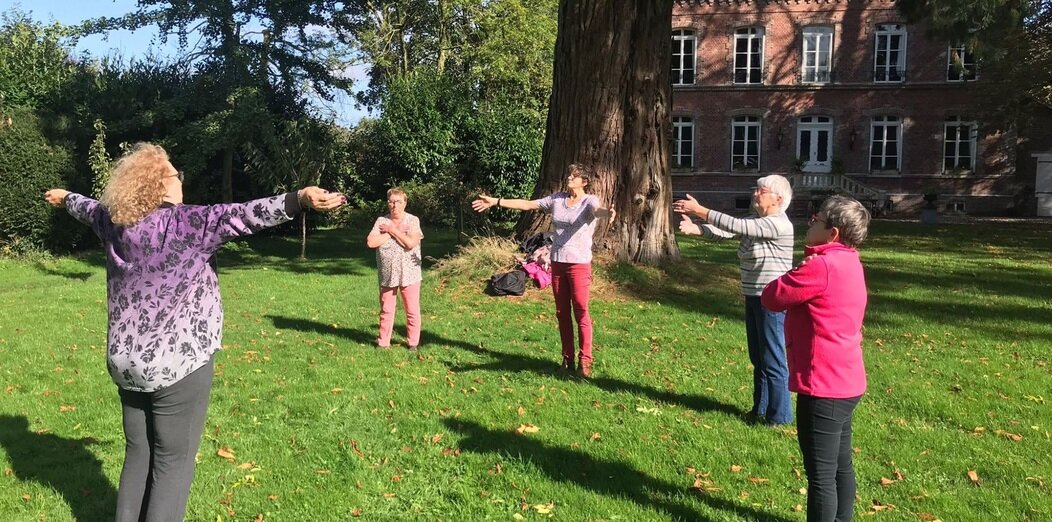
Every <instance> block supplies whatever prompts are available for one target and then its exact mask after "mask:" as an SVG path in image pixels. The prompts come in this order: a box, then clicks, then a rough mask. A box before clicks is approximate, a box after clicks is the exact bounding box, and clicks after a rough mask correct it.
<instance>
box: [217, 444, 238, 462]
mask: <svg viewBox="0 0 1052 522" xmlns="http://www.w3.org/2000/svg"><path fill="white" fill-rule="evenodd" d="M216 455H219V458H222V459H226V460H227V462H231V463H233V462H234V459H235V458H236V457H234V451H233V450H231V449H230V448H228V447H226V446H221V447H220V448H219V449H218V450H216Z"/></svg>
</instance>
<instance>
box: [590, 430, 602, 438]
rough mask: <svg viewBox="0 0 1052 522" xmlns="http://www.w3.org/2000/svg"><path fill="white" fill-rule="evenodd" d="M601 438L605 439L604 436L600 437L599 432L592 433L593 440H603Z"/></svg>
mask: <svg viewBox="0 0 1052 522" xmlns="http://www.w3.org/2000/svg"><path fill="white" fill-rule="evenodd" d="M601 438H603V436H602V435H600V434H599V432H598V431H596V432H592V436H591V439H592V440H599V439H601Z"/></svg>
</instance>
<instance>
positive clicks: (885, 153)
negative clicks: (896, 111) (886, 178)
mask: <svg viewBox="0 0 1052 522" xmlns="http://www.w3.org/2000/svg"><path fill="white" fill-rule="evenodd" d="M869 135H870V141H869V170H899V165H900V164H901V160H902V119H901V118H899V117H898V116H875V117H874V118H873V122H872V123H871V124H870V129H869Z"/></svg>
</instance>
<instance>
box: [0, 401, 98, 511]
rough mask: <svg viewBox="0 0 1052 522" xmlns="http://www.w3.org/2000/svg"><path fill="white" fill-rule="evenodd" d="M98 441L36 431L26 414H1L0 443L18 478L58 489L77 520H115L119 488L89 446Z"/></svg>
mask: <svg viewBox="0 0 1052 522" xmlns="http://www.w3.org/2000/svg"><path fill="white" fill-rule="evenodd" d="M94 444H97V442H96V441H94V440H92V439H90V438H84V439H67V438H63V437H59V436H57V435H51V434H49V433H33V432H31V431H29V420H28V419H26V418H25V417H23V416H14V415H0V446H2V447H3V448H4V451H6V452H7V458H8V460H10V462H11V470H12V472H13V473H14V475H15V477H17V478H18V480H21V481H33V482H37V483H39V484H40V485H42V486H44V487H48V488H51V489H53V490H55V491H57V492H58V493H59V494H60V495H62V497H63V498H64V499H65V501H66V503H67V504H69V508H70V511H71V512H72V514H73V518H74V519H76V520H113V517H114V515H115V512H116V507H117V490H116V489H114V487H113V486H112V485H111V484H110V481H109V479H107V478H106V475H105V474H104V473H103V472H102V462H101V461H99V459H97V458H95V455H94V454H93V453H92V452H91V450H89V449H88V447H89V446H92V445H94Z"/></svg>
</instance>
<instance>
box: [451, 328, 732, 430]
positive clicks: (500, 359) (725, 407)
mask: <svg viewBox="0 0 1052 522" xmlns="http://www.w3.org/2000/svg"><path fill="white" fill-rule="evenodd" d="M457 346H459V347H461V348H463V349H466V350H468V351H470V352H472V353H475V354H477V355H482V356H486V357H490V358H491V359H493V361H492V362H488V363H482V364H471V365H465V366H451V367H450V370H452V371H454V372H458V373H459V372H470V371H489V372H500V373H503V372H530V373H535V374H538V375H555V376H559V375H562V370H561V368H560V366H559V363H558V362H557V361H550V360H547V359H541V358H538V357H530V356H528V355H519V354H511V353H506V352H498V351H494V350H488V349H486V348H485V347H483V346H475V345H470V344H468V343H458V344H457ZM582 382H587V383H588V384H589V385H592V386H595V387H596V388H599V389H601V390H603V391H606V392H608V393H628V394H630V395H634V396H637V397H647V398H649V399H650V400H652V401H654V402H658V403H662V404H678V405H680V406H682V407H684V408H688V409H691V410H694V411H696V412H698V413H704V412H720V413H725V414H727V415H731V416H735V417H744V416H745V410H742V409H741V408H738V407H736V406H733V405H730V404H726V403H723V402H719V401H717V400H714V399H711V398H709V397H705V396H701V395H689V394H682V393H672V392H669V391H664V390H658V389H655V388H651V387H649V386H645V385H642V384H638V383H634V382H626V381H622V380H619V379H611V378H609V377H603V376H601V375H598V376H595V377H592V378H591V379H588V380H587V381H582Z"/></svg>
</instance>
